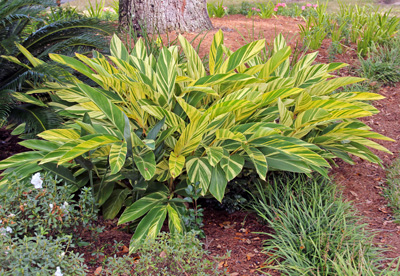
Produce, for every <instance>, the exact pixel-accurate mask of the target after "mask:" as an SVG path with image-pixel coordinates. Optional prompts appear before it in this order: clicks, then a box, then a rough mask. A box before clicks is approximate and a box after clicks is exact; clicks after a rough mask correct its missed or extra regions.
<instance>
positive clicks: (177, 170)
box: [168, 152, 185, 178]
mask: <svg viewBox="0 0 400 276" xmlns="http://www.w3.org/2000/svg"><path fill="white" fill-rule="evenodd" d="M184 165H185V156H183V155H179V156H176V155H175V153H174V152H171V154H170V156H169V163H168V166H169V171H170V174H171V176H172V177H173V178H176V177H178V176H179V175H180V174H181V172H182V169H183V166H184Z"/></svg>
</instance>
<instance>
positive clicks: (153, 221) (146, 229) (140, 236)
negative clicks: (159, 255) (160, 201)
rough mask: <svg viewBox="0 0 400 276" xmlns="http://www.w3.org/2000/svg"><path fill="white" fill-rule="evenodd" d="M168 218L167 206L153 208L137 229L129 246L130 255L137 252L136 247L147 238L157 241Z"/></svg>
mask: <svg viewBox="0 0 400 276" xmlns="http://www.w3.org/2000/svg"><path fill="white" fill-rule="evenodd" d="M166 217H167V205H158V206H155V207H153V208H152V209H151V210H150V211H149V213H148V214H147V215H146V216H145V217H144V218H142V219H141V221H140V223H139V224H138V226H137V227H136V230H135V233H134V234H133V236H132V239H131V243H130V245H129V254H132V253H134V252H135V251H136V248H135V245H138V242H141V241H143V240H144V239H146V238H149V239H155V238H156V237H157V235H158V234H159V233H160V230H161V227H162V225H163V223H164V221H165V218H166Z"/></svg>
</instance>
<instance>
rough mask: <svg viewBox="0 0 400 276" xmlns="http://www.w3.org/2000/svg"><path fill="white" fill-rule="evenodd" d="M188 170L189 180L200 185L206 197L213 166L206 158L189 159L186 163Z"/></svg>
mask: <svg viewBox="0 0 400 276" xmlns="http://www.w3.org/2000/svg"><path fill="white" fill-rule="evenodd" d="M186 169H187V174H188V177H189V180H190V181H191V182H192V183H199V184H200V185H199V186H200V188H201V194H202V195H205V194H206V193H207V191H208V187H209V186H210V181H211V171H212V166H211V165H210V163H208V160H207V158H206V157H189V158H188V159H187V161H186Z"/></svg>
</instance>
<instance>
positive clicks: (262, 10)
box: [255, 2, 274, 18]
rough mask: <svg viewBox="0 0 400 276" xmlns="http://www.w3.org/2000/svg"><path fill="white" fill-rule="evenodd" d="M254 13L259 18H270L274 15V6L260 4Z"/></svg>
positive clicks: (269, 3) (270, 3) (268, 3)
mask: <svg viewBox="0 0 400 276" xmlns="http://www.w3.org/2000/svg"><path fill="white" fill-rule="evenodd" d="M255 11H256V12H257V13H258V15H259V16H260V17H261V18H271V17H272V15H273V14H274V4H272V2H267V3H260V4H258V9H256V10H255Z"/></svg>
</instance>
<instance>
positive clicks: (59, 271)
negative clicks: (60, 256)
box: [54, 266, 63, 276]
mask: <svg viewBox="0 0 400 276" xmlns="http://www.w3.org/2000/svg"><path fill="white" fill-rule="evenodd" d="M54 276H63V274H62V273H61V268H60V267H59V266H57V269H56V272H55V273H54Z"/></svg>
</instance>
